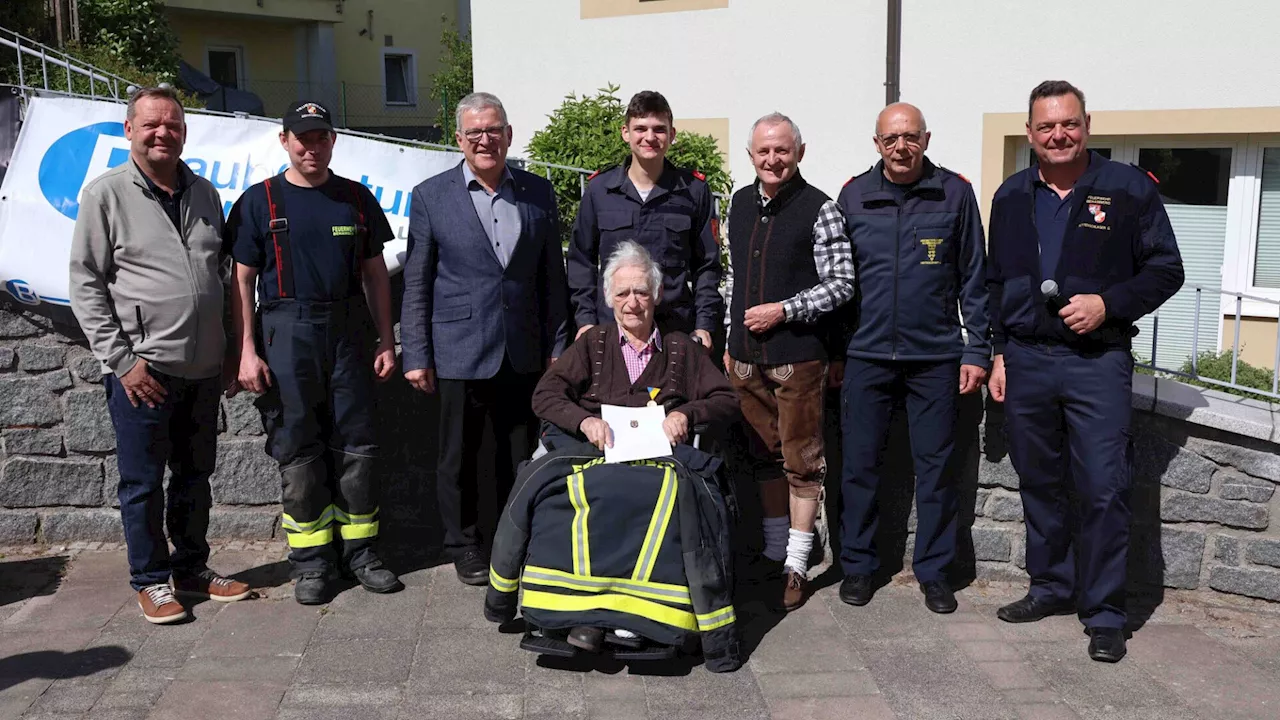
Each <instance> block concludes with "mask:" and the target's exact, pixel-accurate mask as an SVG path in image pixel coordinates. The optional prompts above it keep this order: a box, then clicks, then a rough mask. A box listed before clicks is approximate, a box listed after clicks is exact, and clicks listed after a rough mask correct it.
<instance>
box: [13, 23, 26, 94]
mask: <svg viewBox="0 0 1280 720" xmlns="http://www.w3.org/2000/svg"><path fill="white" fill-rule="evenodd" d="M13 44H14V45H16V46H17V49H18V87H26V86H27V83H26V78H25V77H24V76H23V74H22V36H21V35H19V34H18V33H14V34H13Z"/></svg>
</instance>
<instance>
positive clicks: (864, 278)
mask: <svg viewBox="0 0 1280 720" xmlns="http://www.w3.org/2000/svg"><path fill="white" fill-rule="evenodd" d="M875 144H876V148H877V149H878V150H879V152H880V156H881V158H882V159H881V161H880V162H879V163H877V164H876V166H875V167H874V168H872V169H871V171H869V172H867V173H864V174H862V175H859V176H858V177H856V178H854V179H853V180H851V181H850V182H849V183H848V184H846V185H845V188H844V190H843V191H841V193H840V200H839V202H840V207H841V209H842V210H843V211H844V213H845V224H846V226H847V227H848V229H849V238H850V239H851V240H852V241H853V252H854V265H855V267H856V268H857V286H858V290H859V294H858V295H857V296H855V302H854V303H853V305H852V307H854V308H855V309H856V311H857V327H856V329H855V331H854V332H853V336H852V338H851V339H850V340H849V344H848V348H847V350H846V352H845V354H846V355H847V359H846V362H845V369H844V387H843V391H842V392H843V397H842V401H843V402H842V404H843V416H842V424H843V432H844V443H843V446H844V472H843V478H842V482H841V494H842V501H843V504H844V510H843V513H842V515H841V523H840V525H841V535H842V538H841V544H842V547H841V551H840V563H841V566H842V568H843V570H844V573H845V579H844V581H843V582H842V583H841V585H840V599H841V600H843V601H844V602H846V603H848V604H850V605H865V604H867V603H868V602H870V601H871V596H872V576H873V574H874V573H875V572H876V570H878V569H879V566H880V563H879V558H878V557H877V554H876V547H875V541H874V540H875V534H876V526H877V515H878V512H877V508H876V490H877V488H878V487H879V485H880V482H881V480H882V477H881V476H882V475H883V474H884V468H885V462H884V457H883V455H884V449H885V447H886V446H887V444H888V439H889V438H888V436H889V423H890V417H891V413H892V410H893V405H894V403H895V402H896V401H899V400H901V401H903V402H905V404H906V410H907V419H908V428H909V431H910V436H911V453H912V460H913V464H914V467H915V476H916V477H915V481H916V518H917V526H916V547H915V557H914V560H913V563H912V566H913V568H914V570H915V575H916V580H917V581H918V582H919V583H920V590H921V592H923V593H924V601H925V606H926V607H928V608H929V609H930V610H932V611H933V612H937V613H949V612H953V611H955V609H956V599H955V595H954V593H953V592H952V590H951V588H950V586H949V585H948V584H947V577H946V575H947V571H948V569H949V566H950V565H951V562H952V560H953V559H954V558H955V554H956V533H957V528H958V519H957V518H958V511H959V508H960V494H959V488H958V487H957V484H956V478H955V477H954V476H953V474H952V468H951V467H950V459H951V454H952V452H953V450H954V448H955V428H956V422H957V397H958V394H957V388H959V391H958V393H959V394H969V393H973V392H977V391H978V390H979V388H980V387H981V385H982V381H983V380H985V379H986V374H987V369H988V368H989V367H990V363H991V346H990V345H989V343H988V340H987V337H988V325H989V324H988V322H987V290H986V278H985V275H984V265H985V262H986V258H985V253H984V248H983V242H982V224H981V218H980V217H979V213H978V201H977V198H976V197H974V194H973V186H972V185H970V184H969V182H968V181H967V180H965V179H964V178H963V177H961V176H960V175H957V174H956V173H953V172H951V171H949V170H947V169H945V168H941V167H938V166H936V165H934V164H933V163H932V162H930V161H929V159H928V158H926V157H925V155H924V153H925V151H926V150H927V149H928V147H929V133H928V131H927V129H926V127H925V121H924V116H923V115H922V114H921V113H920V110H919V109H917V108H915V107H913V106H911V105H907V104H905V103H895V104H893V105H890V106H888V107H886V108H885V109H884V110H883V111H881V113H880V116H879V118H878V119H877V120H876V136H875ZM961 315H963V318H964V328H965V331H966V334H967V338H963V337H962V336H961V333H960V329H961Z"/></svg>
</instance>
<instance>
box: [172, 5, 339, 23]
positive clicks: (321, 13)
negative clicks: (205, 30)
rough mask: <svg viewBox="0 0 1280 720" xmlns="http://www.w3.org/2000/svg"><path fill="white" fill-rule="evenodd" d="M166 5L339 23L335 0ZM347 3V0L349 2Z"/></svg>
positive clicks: (262, 16)
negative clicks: (325, 0)
mask: <svg viewBox="0 0 1280 720" xmlns="http://www.w3.org/2000/svg"><path fill="white" fill-rule="evenodd" d="M164 4H165V7H167V8H170V9H178V10H197V11H200V12H211V13H219V14H228V15H243V16H245V17H250V18H277V19H288V20H319V21H323V22H338V21H340V20H342V13H340V12H338V7H339V3H338V2H337V0H332V1H331V2H318V1H317V0H165V3H164ZM348 4H350V3H348Z"/></svg>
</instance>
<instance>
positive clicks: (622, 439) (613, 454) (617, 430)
mask: <svg viewBox="0 0 1280 720" xmlns="http://www.w3.org/2000/svg"><path fill="white" fill-rule="evenodd" d="M600 418H601V419H602V420H604V421H605V422H606V423H608V424H609V429H610V430H612V431H613V447H609V446H608V445H606V446H605V448H604V461H605V462H607V463H622V462H630V461H632V460H649V459H651V458H657V457H663V456H666V455H670V454H671V442H670V441H669V440H667V434H666V433H665V432H663V430H662V421H663V420H666V419H667V409H666V408H664V407H662V406H661V405H646V406H645V407H620V406H618V405H601V406H600Z"/></svg>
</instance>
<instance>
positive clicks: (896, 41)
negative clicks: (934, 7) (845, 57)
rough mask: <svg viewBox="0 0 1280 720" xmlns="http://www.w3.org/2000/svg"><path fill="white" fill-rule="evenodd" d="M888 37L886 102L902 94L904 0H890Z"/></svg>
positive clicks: (885, 66) (886, 50) (896, 99)
mask: <svg viewBox="0 0 1280 720" xmlns="http://www.w3.org/2000/svg"><path fill="white" fill-rule="evenodd" d="M888 31H889V32H888V37H887V38H886V40H885V45H884V47H885V61H884V104H885V105H889V104H892V103H896V102H898V100H899V98H900V97H901V95H902V0H889V22H888Z"/></svg>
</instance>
